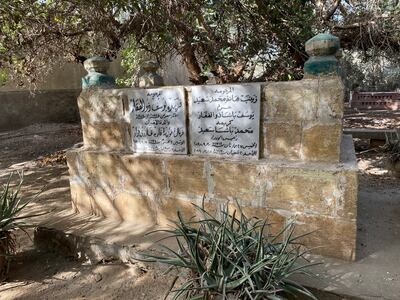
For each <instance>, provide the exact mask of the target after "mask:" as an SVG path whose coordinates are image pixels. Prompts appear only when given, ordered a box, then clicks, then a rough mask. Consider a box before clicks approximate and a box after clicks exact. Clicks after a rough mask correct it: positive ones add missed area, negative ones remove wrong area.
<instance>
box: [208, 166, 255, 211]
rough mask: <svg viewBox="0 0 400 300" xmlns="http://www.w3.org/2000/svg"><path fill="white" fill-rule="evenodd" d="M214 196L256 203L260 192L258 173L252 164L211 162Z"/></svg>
mask: <svg viewBox="0 0 400 300" xmlns="http://www.w3.org/2000/svg"><path fill="white" fill-rule="evenodd" d="M212 177H213V188H214V189H213V191H214V195H215V197H217V198H220V199H237V200H242V201H245V202H246V203H248V204H250V203H254V202H255V203H257V202H258V199H259V196H260V193H261V192H262V189H261V184H260V171H259V170H258V169H257V166H256V165H254V164H243V163H233V162H220V163H219V162H212Z"/></svg>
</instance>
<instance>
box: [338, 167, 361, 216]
mask: <svg viewBox="0 0 400 300" xmlns="http://www.w3.org/2000/svg"><path fill="white" fill-rule="evenodd" d="M338 181H339V187H340V190H341V192H342V195H341V197H339V200H338V203H337V208H336V214H337V215H338V216H339V217H341V218H345V219H349V220H356V218H357V201H358V197H357V195H358V174H357V172H350V171H344V172H342V173H341V174H340V177H339V179H338Z"/></svg>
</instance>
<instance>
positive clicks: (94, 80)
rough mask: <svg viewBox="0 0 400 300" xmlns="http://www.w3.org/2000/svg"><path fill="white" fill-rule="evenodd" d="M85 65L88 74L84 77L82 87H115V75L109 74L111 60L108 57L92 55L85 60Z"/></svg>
mask: <svg viewBox="0 0 400 300" xmlns="http://www.w3.org/2000/svg"><path fill="white" fill-rule="evenodd" d="M83 66H84V68H85V70H86V71H87V72H88V74H87V75H86V76H85V77H83V78H82V89H88V88H92V87H99V88H113V87H115V79H114V77H112V76H110V75H108V74H107V70H108V68H109V66H110V62H109V61H108V60H107V59H106V58H104V57H100V56H94V57H90V58H88V59H86V60H85V61H84V63H83Z"/></svg>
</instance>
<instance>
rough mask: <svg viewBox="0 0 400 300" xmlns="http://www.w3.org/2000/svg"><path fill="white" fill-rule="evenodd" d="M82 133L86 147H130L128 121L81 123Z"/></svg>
mask: <svg viewBox="0 0 400 300" xmlns="http://www.w3.org/2000/svg"><path fill="white" fill-rule="evenodd" d="M82 133H83V143H84V146H85V148H86V149H90V150H104V151H120V150H126V151H129V150H130V149H131V147H132V141H131V138H130V134H129V124H128V123H102V124H82Z"/></svg>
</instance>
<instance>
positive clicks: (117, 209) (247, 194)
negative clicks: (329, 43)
mask: <svg viewBox="0 0 400 300" xmlns="http://www.w3.org/2000/svg"><path fill="white" fill-rule="evenodd" d="M221 93H224V94H223V95H224V96H223V97H221V96H220V94H221ZM166 95H168V96H166ZM215 95H218V96H215ZM343 95H344V88H343V84H342V82H341V80H340V79H339V78H338V77H336V76H324V77H317V78H310V79H304V80H300V81H290V82H274V83H256V84H251V85H249V84H243V85H240V84H239V85H222V86H221V85H216V86H200V87H192V86H184V87H173V88H172V87H163V88H159V89H156V90H154V89H150V90H143V89H119V90H117V89H115V90H100V89H94V90H85V91H83V92H82V93H81V95H80V97H79V98H78V105H79V109H80V114H81V120H82V129H83V137H84V147H83V148H80V149H74V150H71V151H69V152H68V153H67V161H68V166H69V172H70V185H71V198H72V203H73V207H74V209H75V210H76V211H79V212H80V213H89V214H96V215H100V216H104V217H107V218H113V219H116V220H121V221H128V222H133V223H136V224H140V225H141V226H143V225H144V224H149V225H155V224H158V225H164V224H167V223H168V221H167V220H168V219H171V218H176V211H177V210H180V211H181V212H182V214H183V216H184V217H187V218H190V217H192V216H193V215H195V214H196V212H195V210H194V209H193V206H192V205H191V204H192V203H196V204H200V203H201V201H202V199H203V197H204V196H205V199H206V202H205V205H206V208H207V209H209V210H210V211H216V210H217V209H218V207H219V206H220V204H221V203H225V202H226V201H227V199H231V200H232V199H235V200H237V201H238V202H239V203H240V205H241V206H242V207H243V210H244V211H245V212H246V213H247V214H248V215H252V216H257V217H259V218H268V220H269V221H270V222H272V223H274V224H275V225H274V227H273V229H274V230H275V229H278V228H282V226H285V225H286V224H288V223H289V222H292V221H293V220H295V222H296V224H297V226H296V230H297V233H299V234H301V233H306V232H310V231H314V230H318V233H315V234H312V235H309V236H306V237H305V238H304V240H303V241H304V243H306V244H307V245H308V246H310V247H317V248H315V249H314V250H313V252H314V253H318V254H322V255H327V256H334V257H339V258H343V259H348V260H352V259H354V258H355V249H356V232H357V225H356V224H357V189H358V182H357V163H356V158H355V154H354V146H353V144H352V139H351V136H343V135H342V117H343ZM182 97H183V98H184V103H185V105H182V106H180V104H181V103H183V102H182V101H181V100H182ZM215 97H217V98H215ZM235 97H239V98H235ZM220 98H221V101H213V99H220ZM202 99H204V101H203V100H202ZM237 99H238V100H237ZM236 100H237V101H236ZM241 100H243V101H241ZM247 100H249V101H247ZM195 102H196V103H195ZM218 102H221V103H218ZM130 104H131V105H130ZM133 104H135V106H132V105H133ZM218 105H219V106H218ZM185 107H188V109H187V110H186V109H185ZM173 111H174V112H173ZM164 112H165V113H168V116H169V117H168V119H169V121H170V124H168V125H167V124H166V123H165V124H164V123H163V121H162V120H163V118H162V116H163V113H164ZM153 113H155V114H156V115H152V114H153ZM171 113H172V114H171ZM174 113H176V116H175V115H174ZM182 114H184V118H182ZM253 114H254V116H253ZM149 116H150V117H149ZM151 116H153V117H151ZM196 116H197V119H196ZM199 116H200V118H199ZM221 116H226V117H227V118H223V117H222V118H221ZM222 119H226V121H225V120H222ZM185 120H186V121H185ZM171 123H173V124H171ZM178 128H179V131H178ZM184 130H186V131H185V132H186V135H180V133H181V132H183V131H184ZM135 132H136V133H135ZM139 133H140V134H139ZM231 138H232V141H229V139H231ZM236 138H237V140H235V139H236ZM160 139H161V140H162V139H164V142H163V143H160V142H159V140H160ZM214 139H215V141H214ZM218 139H219V140H218ZM185 141H186V142H187V144H188V145H189V147H187V148H185V147H184V146H183V145H178V144H179V143H180V142H183V143H184V142H185ZM214 142H215V143H214ZM220 142H221V143H220ZM174 143H176V144H174ZM235 143H236V144H235ZM254 143H255V144H254ZM221 145H223V146H221ZM237 145H239V146H240V145H243V146H244V147H245V148H243V149H240V148H235V147H236V146H237ZM174 147H176V148H174ZM221 149H223V150H221ZM236 149H239V150H243V151H247V150H249V151H250V152H242V153H240V152H237V153H236V152H235V151H236ZM167 152H168V153H167ZM185 153H187V154H185ZM244 153H247V154H248V155H245V154H244ZM178 154H179V155H178Z"/></svg>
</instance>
